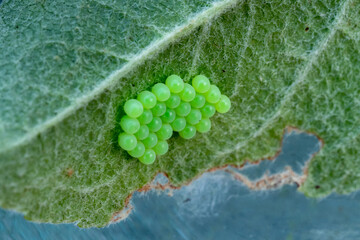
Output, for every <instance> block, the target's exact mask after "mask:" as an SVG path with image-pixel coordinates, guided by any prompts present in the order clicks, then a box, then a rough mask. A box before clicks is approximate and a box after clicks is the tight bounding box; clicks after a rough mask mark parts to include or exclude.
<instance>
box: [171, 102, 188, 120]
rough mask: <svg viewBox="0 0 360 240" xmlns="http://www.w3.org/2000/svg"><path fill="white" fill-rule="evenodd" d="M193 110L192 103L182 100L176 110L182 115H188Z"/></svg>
mask: <svg viewBox="0 0 360 240" xmlns="http://www.w3.org/2000/svg"><path fill="white" fill-rule="evenodd" d="M190 111H191V105H190V103H188V102H181V103H180V105H179V106H178V107H177V108H175V112H176V114H177V115H178V116H180V117H186V116H187V115H188V114H189V113H190Z"/></svg>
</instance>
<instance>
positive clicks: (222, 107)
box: [215, 95, 231, 113]
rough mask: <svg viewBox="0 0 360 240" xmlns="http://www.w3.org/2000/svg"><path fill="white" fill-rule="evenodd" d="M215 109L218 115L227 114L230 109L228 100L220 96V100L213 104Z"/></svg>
mask: <svg viewBox="0 0 360 240" xmlns="http://www.w3.org/2000/svg"><path fill="white" fill-rule="evenodd" d="M215 108H216V111H218V112H219V113H227V112H228V111H229V110H230V108H231V101H230V99H229V98H228V97H227V96H225V95H221V97H220V100H219V101H218V102H217V103H216V104H215Z"/></svg>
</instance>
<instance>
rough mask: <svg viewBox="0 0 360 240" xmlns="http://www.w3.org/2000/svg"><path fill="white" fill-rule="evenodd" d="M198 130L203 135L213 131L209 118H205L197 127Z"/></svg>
mask: <svg viewBox="0 0 360 240" xmlns="http://www.w3.org/2000/svg"><path fill="white" fill-rule="evenodd" d="M195 128H196V130H198V132H201V133H206V132H208V131H210V129H211V121H210V119H208V118H203V119H201V120H200V122H199V123H198V124H196V125H195Z"/></svg>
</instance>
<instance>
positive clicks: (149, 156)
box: [139, 149, 156, 165]
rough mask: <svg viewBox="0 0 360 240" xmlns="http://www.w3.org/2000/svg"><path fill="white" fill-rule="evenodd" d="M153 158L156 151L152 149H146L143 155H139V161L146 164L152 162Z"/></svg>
mask: <svg viewBox="0 0 360 240" xmlns="http://www.w3.org/2000/svg"><path fill="white" fill-rule="evenodd" d="M155 159H156V153H155V151H154V150H152V149H146V150H145V153H144V155H142V156H141V157H139V160H140V162H142V163H143V164H146V165H148V164H152V163H154V162H155Z"/></svg>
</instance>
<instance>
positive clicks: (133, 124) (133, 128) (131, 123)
mask: <svg viewBox="0 0 360 240" xmlns="http://www.w3.org/2000/svg"><path fill="white" fill-rule="evenodd" d="M120 126H121V128H122V129H123V130H124V132H126V133H129V134H134V133H136V132H137V131H138V130H139V128H140V122H139V121H138V120H137V119H136V118H131V117H129V116H126V115H125V116H123V117H122V118H121V120H120Z"/></svg>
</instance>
